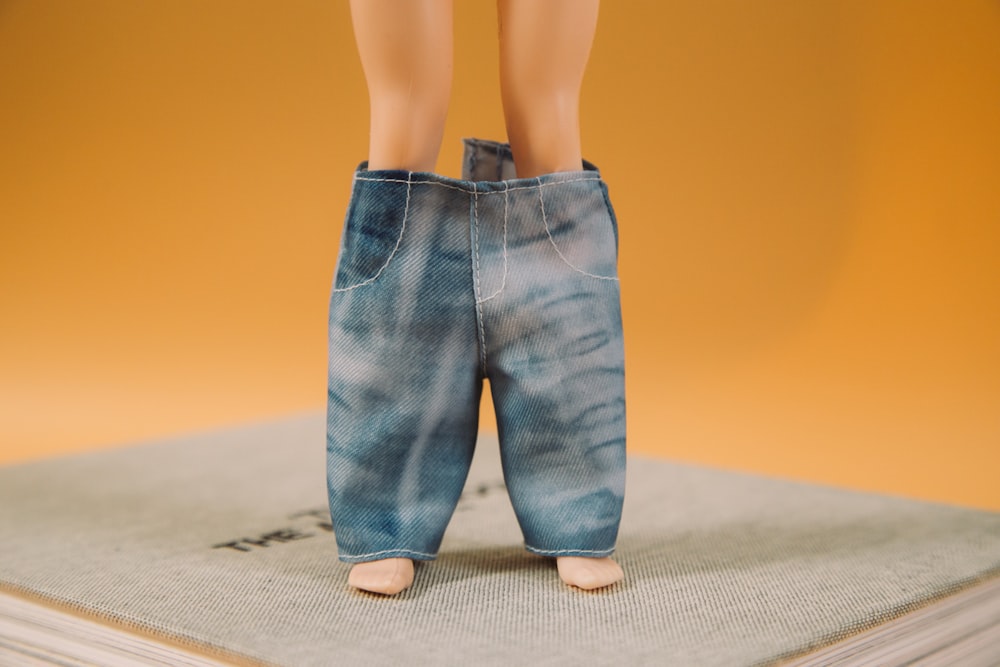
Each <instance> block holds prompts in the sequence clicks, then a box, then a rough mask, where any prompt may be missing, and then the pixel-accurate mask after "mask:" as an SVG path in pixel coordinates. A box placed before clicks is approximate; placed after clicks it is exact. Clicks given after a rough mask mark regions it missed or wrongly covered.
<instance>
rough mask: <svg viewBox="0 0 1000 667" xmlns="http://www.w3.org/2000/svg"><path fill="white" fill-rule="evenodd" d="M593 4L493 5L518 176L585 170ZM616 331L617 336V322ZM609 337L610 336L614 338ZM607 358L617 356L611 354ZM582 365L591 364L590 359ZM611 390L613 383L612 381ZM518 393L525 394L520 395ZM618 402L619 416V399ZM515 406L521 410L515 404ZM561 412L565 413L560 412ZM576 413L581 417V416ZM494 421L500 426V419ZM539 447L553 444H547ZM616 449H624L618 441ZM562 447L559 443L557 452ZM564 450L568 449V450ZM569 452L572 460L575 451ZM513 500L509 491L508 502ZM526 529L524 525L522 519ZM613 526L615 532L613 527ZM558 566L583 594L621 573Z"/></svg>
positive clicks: (570, 395)
mask: <svg viewBox="0 0 1000 667" xmlns="http://www.w3.org/2000/svg"><path fill="white" fill-rule="evenodd" d="M598 4H599V0H549V1H547V2H537V1H536V0H498V3H497V7H498V13H499V21H500V84H501V92H502V99H503V106H504V117H505V119H506V124H507V135H508V137H509V139H510V144H511V150H512V152H513V155H514V164H515V168H516V171H517V175H518V177H519V178H525V177H534V176H540V175H542V174H548V173H552V172H560V171H576V170H580V169H581V168H582V156H581V148H580V123H579V99H580V87H581V84H582V82H583V74H584V70H585V68H586V64H587V59H588V57H589V55H590V47H591V44H592V42H593V38H594V32H595V30H596V25H597V11H598ZM553 191H555V189H553ZM614 289H615V295H614V298H613V301H614V306H615V307H614V308H613V309H612V310H617V303H618V301H617V299H618V297H617V283H615V285H614ZM578 296H579V295H578ZM574 298H576V297H574ZM609 298H610V297H609ZM586 302H587V299H586V298H584V299H582V300H579V301H578V305H577V307H576V309H577V312H576V314H575V316H574V314H573V313H568V316H569V317H570V319H569V320H567V321H565V322H564V323H563V324H562V325H561V326H566V327H570V326H573V324H572V322H573V321H576V320H579V321H581V322H583V320H585V319H586V316H585V314H584V313H582V312H580V311H582V309H583V308H584V305H583V304H585V303H586ZM581 316H583V317H581ZM615 317H619V316H618V315H617V314H615V313H612V319H614V318H615ZM557 326H559V325H557ZM617 326H618V329H619V331H620V320H619V323H618V325H617ZM608 328H611V329H613V328H614V325H613V324H608ZM592 333H593V335H595V336H598V337H599V338H605V339H606V338H607V335H606V333H605V332H602V331H594V332H592ZM611 338H612V339H614V336H612V337H611ZM610 345H611V349H612V350H613V349H614V347H615V345H618V346H620V338H618V339H617V340H612V341H611V343H610ZM612 356H614V353H613V352H612ZM581 361H582V360H581ZM585 363H592V361H586V362H585ZM596 363H597V365H598V366H605V367H607V366H608V360H607V359H605V360H603V361H598V362H596ZM581 377H582V376H581ZM576 381H577V382H579V381H580V379H579V378H577V380H576ZM511 385H516V381H514V380H513V379H512V380H511ZM612 385H616V383H615V382H612ZM595 389H597V387H591V391H593V390H595ZM597 390H599V389H597ZM532 391H533V390H532V389H531V388H530V387H520V388H517V387H516V386H515V387H514V391H513V392H505V391H504V388H503V386H502V385H501V389H500V393H502V394H504V393H507V394H509V397H508V398H507V399H504V398H501V400H508V402H509V403H512V404H514V405H515V406H516V407H512V408H511V412H512V413H521V414H524V411H527V413H528V414H532V413H535V414H537V412H535V411H536V410H537V409H538V407H539V406H541V405H545V403H546V401H547V400H549V399H550V398H551V397H544V398H541V402H540V403H538V404H537V405H536V406H535V407H534V408H532V407H531V406H530V405H529V403H530V401H531V400H532V399H531V397H530V395H531V392H532ZM607 391H608V392H609V398H610V400H611V403H612V404H614V403H616V401H617V397H618V396H619V395H620V393H619V389H618V388H617V386H609V387H608V388H607ZM519 392H526V393H524V395H523V396H521V397H519V396H518V393H519ZM586 393H587V392H581V393H580V395H579V396H576V395H574V392H573V391H567V392H566V393H565V394H564V396H563V399H562V400H563V402H564V405H565V403H566V402H570V401H574V400H578V399H579V400H582V399H584V398H585V397H586ZM536 398H538V397H536ZM621 400H622V419H623V418H624V403H623V401H624V397H623V395H622V399H621ZM518 403H521V405H517V404H518ZM584 404H585V403H584ZM605 407H606V406H605ZM498 409H499V408H498ZM560 412H562V413H565V410H562V411H560ZM602 412H607V410H603V409H602V410H599V413H602ZM580 414H581V416H582V415H583V413H582V412H581V413H580ZM498 418H499V419H501V421H502V417H498ZM621 429H622V430H623V429H624V423H622V424H621ZM622 435H623V434H622ZM537 444H538V445H541V446H547V447H551V446H552V445H551V444H545V445H543V443H537ZM605 444H607V443H605ZM620 444H621V445H622V446H623V445H624V439H623V438H622V439H621V442H620ZM580 446H581V447H583V448H584V449H586V448H588V447H598V446H599V445H595V444H587V443H580ZM615 446H617V445H615ZM561 447H562V446H561V445H560V446H558V447H557V448H561ZM569 451H570V450H569V449H566V452H569ZM567 455H568V456H573V454H572V453H568V454H567ZM584 456H585V457H587V458H588V461H590V462H595V461H597V460H598V459H600V458H602V456H603V455H596V456H595V455H593V454H592V453H588V454H585V455H584ZM522 457H528V455H527V454H524V455H521V454H517V453H512V454H511V455H510V456H509V459H518V458H522ZM529 458H530V457H529ZM611 458H612V459H613V458H615V457H614V456H612V457H611ZM609 460H610V459H609ZM512 467H513V466H512ZM612 467H613V466H612ZM571 468H572V466H563V468H562V470H563V472H565V471H566V470H568V469H571ZM583 469H585V470H584V471H583V472H580V471H577V472H578V473H579V474H581V475H583V477H584V478H586V477H587V476H588V475H592V474H593V468H592V467H591V468H590V469H589V472H588V471H587V470H586V469H587V465H584V466H583ZM538 492H540V489H537V490H536V491H535V493H538ZM525 495H526V496H527V495H530V492H526V494H525ZM513 496H514V494H513V493H512V499H513ZM515 502H517V501H515ZM598 504H600V503H598ZM612 504H613V503H612ZM543 505H544V503H541V504H540V505H538V506H536V507H528V506H527V504H526V505H525V507H524V508H523V509H522V510H521V514H523V515H524V516H528V515H529V514H531V513H534V512H538V511H544V510H543V509H542V506H543ZM594 511H595V512H598V513H601V512H604V510H602V509H600V508H598V507H595V510H594ZM579 520H580V521H583V522H586V521H587V520H588V517H586V516H581V517H579ZM523 525H524V520H522V526H523ZM615 529H616V530H617V524H616V527H615ZM557 564H558V569H559V575H560V577H561V578H562V579H563V580H564V581H565V582H566V583H568V584H570V585H573V586H577V587H579V588H584V589H593V588H601V587H603V586H607V585H610V584H613V583H615V582H616V581H619V580H620V579H622V577H623V576H624V575H623V573H622V570H621V568H620V567H619V566H618V564H617V563H615V562H614V561H613V560H612V559H611V558H610V557H608V556H606V555H601V554H599V553H593V554H582V553H581V554H573V555H565V556H560V557H557Z"/></svg>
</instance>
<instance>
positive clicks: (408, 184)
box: [333, 171, 413, 292]
mask: <svg viewBox="0 0 1000 667" xmlns="http://www.w3.org/2000/svg"><path fill="white" fill-rule="evenodd" d="M411 175H413V172H412V171H411V172H409V173H408V176H411ZM360 180H364V179H360ZM393 182H394V183H406V206H405V207H404V208H403V222H402V224H401V225H400V227H399V238H397V239H396V246H395V247H394V248H393V249H392V252H391V253H389V256H388V257H386V258H385V264H383V265H382V268H380V269H379V270H378V273H376V274H375V275H374V276H372V277H371V278H369V279H368V280H365V281H363V282H360V283H358V284H356V285H351V286H350V287H341V288H338V289H334V290H333V291H334V292H350V291H351V290H352V289H357V288H359V287H364V286H365V285H371V284H372V283H373V282H375V281H376V280H378V277H379V276H380V275H382V272H383V271H385V269H386V267H387V266H389V262H391V261H392V258H393V257H395V256H396V251H397V250H399V244H400V243H402V242H403V232H404V231H406V218H407V216H409V214H410V190H411V188H412V182H411V181H410V180H409V178H407V180H405V181H393Z"/></svg>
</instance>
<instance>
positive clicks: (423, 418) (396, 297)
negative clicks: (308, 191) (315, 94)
mask: <svg viewBox="0 0 1000 667" xmlns="http://www.w3.org/2000/svg"><path fill="white" fill-rule="evenodd" d="M419 177H420V175H419V174H411V173H408V172H405V171H371V172H368V171H359V172H358V173H357V174H356V177H355V183H354V189H353V193H352V196H351V203H350V205H349V209H348V214H347V220H346V222H345V226H344V232H343V237H342V245H341V249H340V255H339V259H338V265H337V271H336V279H335V284H334V289H333V293H332V295H331V300H330V326H329V345H330V350H329V355H330V356H329V360H330V365H329V392H328V417H327V419H328V430H327V473H328V486H329V498H330V511H331V517H332V519H333V526H334V533H335V535H336V539H337V545H338V548H339V552H340V558H341V560H343V561H345V562H351V563H371V562H374V561H383V560H387V559H411V560H412V559H416V560H429V559H432V558H434V557H435V555H436V553H437V550H438V547H439V545H440V542H441V539H442V535H443V533H444V530H445V527H446V525H447V523H448V521H449V519H450V517H451V515H452V512H453V511H454V508H455V505H456V503H457V501H458V497H459V495H460V494H461V491H462V486H463V484H464V482H465V478H466V475H467V473H468V466H469V463H470V461H471V458H472V453H473V449H474V446H475V440H476V433H477V425H478V414H479V411H478V405H479V398H480V392H481V389H482V383H481V382H482V381H481V377H482V376H481V373H480V366H479V354H478V350H477V340H476V333H475V329H476V325H475V319H474V313H475V303H474V297H473V288H472V278H471V271H470V260H469V247H470V241H469V228H468V226H467V225H461V224H456V219H462V220H467V219H468V215H469V197H468V196H467V195H465V194H464V193H457V192H455V191H454V190H452V189H450V188H445V187H439V186H433V185H429V184H427V183H423V184H420V183H414V182H413V181H414V180H416V179H418V178H419ZM396 565H399V563H393V562H388V563H381V564H378V565H372V566H371V568H372V572H373V574H372V577H373V578H374V579H375V580H377V579H378V578H379V577H382V576H383V574H384V571H386V570H388V571H395V566H396ZM361 571H363V570H361ZM361 571H359V572H361ZM402 574H403V577H402V578H403V582H404V583H405V584H406V585H408V583H409V581H411V580H412V569H410V570H409V574H407V573H406V572H403V573H402ZM351 583H352V584H354V585H358V583H359V582H358V580H357V573H355V572H352V580H351ZM358 587H360V588H365V589H366V590H377V592H382V593H392V592H396V591H395V590H392V589H393V587H392V586H387V587H382V588H379V585H378V584H377V583H373V584H370V585H358ZM404 587H405V586H404Z"/></svg>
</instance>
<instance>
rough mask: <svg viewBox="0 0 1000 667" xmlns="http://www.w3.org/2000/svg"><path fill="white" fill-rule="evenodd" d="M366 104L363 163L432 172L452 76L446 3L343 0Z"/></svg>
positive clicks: (448, 3)
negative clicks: (365, 86) (368, 129)
mask: <svg viewBox="0 0 1000 667" xmlns="http://www.w3.org/2000/svg"><path fill="white" fill-rule="evenodd" d="M351 19H352V21H353V24H354V35H355V39H356V40H357V43H358V52H359V54H360V55H361V64H362V67H363V68H364V72H365V80H366V81H367V83H368V94H369V98H370V101H371V142H370V145H369V152H368V163H369V168H370V169H373V170H376V169H407V170H411V171H432V170H433V169H434V163H435V162H436V160H437V154H438V150H439V148H440V146H441V136H442V134H443V133H444V122H445V117H446V115H447V110H448V97H449V95H450V93H451V78H452V0H406V1H405V2H400V1H399V0H351Z"/></svg>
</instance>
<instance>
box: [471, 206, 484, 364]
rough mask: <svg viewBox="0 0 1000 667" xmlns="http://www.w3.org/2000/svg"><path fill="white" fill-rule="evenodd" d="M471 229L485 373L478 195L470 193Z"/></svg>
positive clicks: (475, 296)
mask: <svg viewBox="0 0 1000 667" xmlns="http://www.w3.org/2000/svg"><path fill="white" fill-rule="evenodd" d="M472 227H473V232H474V235H475V237H476V240H475V247H474V248H473V257H474V258H475V261H474V269H475V276H474V278H473V281H472V292H473V297H474V298H475V300H476V325H477V326H478V328H479V363H480V364H482V367H483V372H484V373H485V372H486V328H485V327H484V326H483V309H482V308H481V305H482V303H483V301H482V299H480V298H479V283H480V279H481V274H480V272H479V193H478V192H473V193H472Z"/></svg>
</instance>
